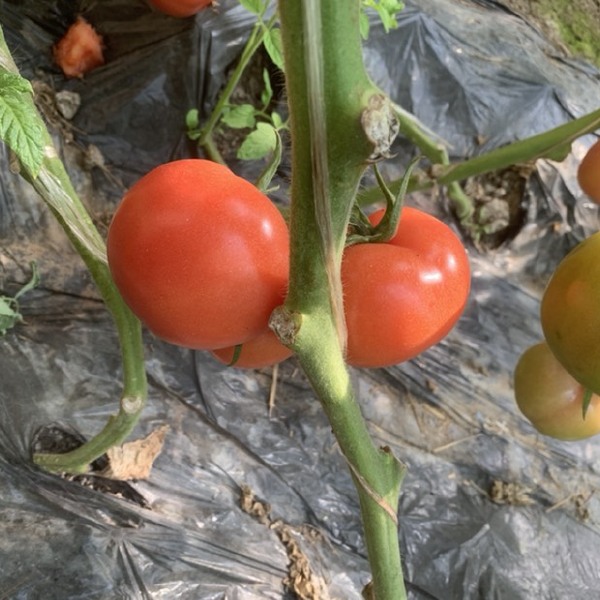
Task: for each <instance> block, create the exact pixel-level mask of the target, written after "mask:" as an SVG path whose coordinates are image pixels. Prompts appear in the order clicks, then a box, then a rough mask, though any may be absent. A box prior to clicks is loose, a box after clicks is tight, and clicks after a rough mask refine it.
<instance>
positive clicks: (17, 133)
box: [0, 71, 44, 178]
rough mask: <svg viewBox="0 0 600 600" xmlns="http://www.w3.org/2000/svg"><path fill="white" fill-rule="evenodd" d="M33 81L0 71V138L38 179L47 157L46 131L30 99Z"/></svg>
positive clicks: (32, 175)
mask: <svg viewBox="0 0 600 600" xmlns="http://www.w3.org/2000/svg"><path fill="white" fill-rule="evenodd" d="M31 93H32V89H31V84H30V83H29V82H28V81H27V80H26V79H23V78H22V77H21V76H20V75H15V74H13V73H8V72H6V71H0V139H2V140H3V141H4V142H5V143H6V145H7V146H8V147H9V148H10V149H11V150H12V151H13V152H14V153H15V154H16V156H17V158H18V159H19V161H20V162H21V164H22V165H23V167H24V168H25V169H26V170H27V172H28V173H29V174H30V175H31V177H33V178H35V177H36V176H37V174H38V172H39V170H40V167H41V165H42V160H43V158H44V144H43V139H44V136H43V131H42V127H41V124H40V122H39V117H38V115H37V112H36V109H35V106H34V104H33V102H32V101H31V98H27V96H28V95H31Z"/></svg>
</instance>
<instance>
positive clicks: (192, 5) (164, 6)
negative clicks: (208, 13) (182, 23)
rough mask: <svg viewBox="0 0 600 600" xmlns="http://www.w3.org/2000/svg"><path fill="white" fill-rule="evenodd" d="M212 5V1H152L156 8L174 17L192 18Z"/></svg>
mask: <svg viewBox="0 0 600 600" xmlns="http://www.w3.org/2000/svg"><path fill="white" fill-rule="evenodd" d="M211 3H212V0H150V4H152V6H154V8H156V9H158V10H160V12H163V13H165V14H166V15H170V16H172V17H191V16H192V15H195V14H196V13H197V12H200V11H201V10H202V9H203V8H206V7H207V6H210V4H211Z"/></svg>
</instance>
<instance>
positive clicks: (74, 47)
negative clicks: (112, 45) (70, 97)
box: [54, 17, 104, 77]
mask: <svg viewBox="0 0 600 600" xmlns="http://www.w3.org/2000/svg"><path fill="white" fill-rule="evenodd" d="M54 60H55V62H56V64H57V65H58V66H59V67H60V68H61V69H62V71H63V73H64V74H65V75H66V76H67V77H81V76H83V75H85V73H88V72H89V71H91V70H92V69H95V68H96V67H99V66H100V65H103V64H104V56H103V54H102V37H101V36H100V35H98V34H97V33H96V31H95V30H94V28H93V27H92V26H91V25H90V24H89V23H88V22H87V21H86V20H85V19H84V18H83V17H78V18H77V20H76V21H75V23H73V25H71V27H69V29H68V30H67V33H65V35H64V37H63V38H62V39H61V40H60V41H59V42H58V43H57V44H56V46H54Z"/></svg>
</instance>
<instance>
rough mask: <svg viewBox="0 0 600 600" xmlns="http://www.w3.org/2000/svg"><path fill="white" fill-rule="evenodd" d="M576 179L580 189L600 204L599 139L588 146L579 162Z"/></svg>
mask: <svg viewBox="0 0 600 600" xmlns="http://www.w3.org/2000/svg"><path fill="white" fill-rule="evenodd" d="M577 180H578V181H579V186H580V187H581V189H582V190H583V191H584V192H585V193H586V194H587V195H588V196H589V197H590V198H591V199H592V200H593V201H594V202H596V203H598V204H600V140H598V141H597V142H596V143H595V144H593V145H592V146H591V147H590V149H589V150H588V151H587V153H586V155H585V156H584V157H583V160H582V161H581V162H580V163H579V168H578V169H577Z"/></svg>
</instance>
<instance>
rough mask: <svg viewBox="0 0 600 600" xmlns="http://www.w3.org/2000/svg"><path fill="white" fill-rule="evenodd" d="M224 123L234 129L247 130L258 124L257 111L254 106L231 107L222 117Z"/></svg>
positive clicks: (240, 105)
mask: <svg viewBox="0 0 600 600" xmlns="http://www.w3.org/2000/svg"><path fill="white" fill-rule="evenodd" d="M221 121H222V123H224V124H225V125H227V127H231V128H232V129H245V128H246V127H254V125H255V124H256V109H255V108H254V106H252V104H239V105H237V106H229V107H228V108H227V110H226V111H225V112H224V114H223V116H222V117H221Z"/></svg>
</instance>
